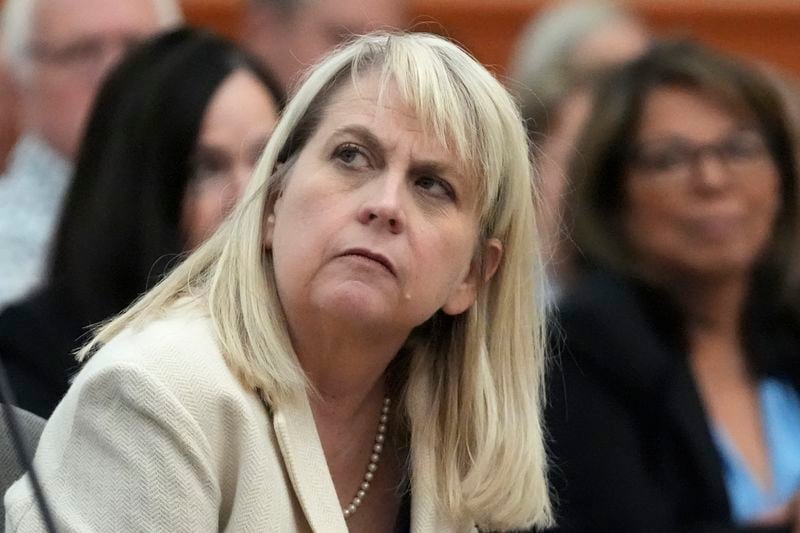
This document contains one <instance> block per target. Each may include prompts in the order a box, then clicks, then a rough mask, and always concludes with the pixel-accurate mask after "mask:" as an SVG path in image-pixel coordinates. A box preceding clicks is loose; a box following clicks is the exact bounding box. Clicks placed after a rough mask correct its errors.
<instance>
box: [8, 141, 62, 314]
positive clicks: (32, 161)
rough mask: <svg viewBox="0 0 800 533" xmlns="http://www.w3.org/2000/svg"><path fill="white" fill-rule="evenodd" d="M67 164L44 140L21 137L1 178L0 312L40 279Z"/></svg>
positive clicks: (57, 214)
mask: <svg viewBox="0 0 800 533" xmlns="http://www.w3.org/2000/svg"><path fill="white" fill-rule="evenodd" d="M71 174H72V165H71V164H70V163H69V162H68V161H66V160H65V159H64V158H63V157H62V156H61V155H60V154H59V153H58V152H56V151H55V150H54V149H53V148H51V147H50V146H49V145H48V144H47V143H45V142H44V141H42V140H40V139H38V138H36V137H33V136H30V135H28V136H24V137H22V138H21V139H20V140H19V142H17V144H16V146H14V151H13V152H12V154H11V160H10V164H9V166H8V170H7V172H6V174H5V175H4V176H2V177H0V309H2V308H3V307H5V306H6V305H8V304H9V303H11V302H12V301H14V300H16V299H18V298H20V297H22V296H24V295H25V294H26V293H27V292H28V291H30V290H31V289H32V288H34V287H35V286H36V284H37V283H38V282H39V281H40V280H41V278H42V275H43V273H44V272H43V271H44V266H45V260H46V258H47V253H48V251H49V247H50V241H51V239H52V235H53V231H54V227H55V225H56V224H57V221H58V219H59V216H60V214H61V207H62V205H61V204H62V202H63V198H64V194H65V193H66V189H67V185H68V184H69V180H70V177H71Z"/></svg>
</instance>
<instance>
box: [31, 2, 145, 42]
mask: <svg viewBox="0 0 800 533" xmlns="http://www.w3.org/2000/svg"><path fill="white" fill-rule="evenodd" d="M157 29H158V14H157V12H156V8H155V5H154V2H153V1H152V0H113V1H109V0H39V2H38V3H37V6H36V11H35V13H34V18H33V30H34V31H33V34H34V35H35V36H37V37H38V38H39V39H46V40H54V41H68V40H71V39H75V38H80V37H87V36H93V35H103V34H129V35H146V34H149V33H152V32H154V31H156V30H157Z"/></svg>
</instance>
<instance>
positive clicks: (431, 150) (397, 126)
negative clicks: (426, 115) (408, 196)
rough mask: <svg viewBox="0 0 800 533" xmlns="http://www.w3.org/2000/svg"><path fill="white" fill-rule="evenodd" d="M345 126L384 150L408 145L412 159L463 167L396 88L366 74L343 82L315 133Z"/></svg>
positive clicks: (323, 132)
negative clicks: (360, 131) (355, 128)
mask: <svg viewBox="0 0 800 533" xmlns="http://www.w3.org/2000/svg"><path fill="white" fill-rule="evenodd" d="M348 126H362V127H365V128H366V129H368V130H369V131H370V132H371V133H372V134H373V135H374V136H375V137H377V138H378V140H379V141H381V142H382V143H383V144H385V145H386V146H385V147H386V148H394V147H396V146H397V145H398V144H401V143H403V144H406V145H409V146H410V147H411V148H412V149H413V152H414V154H412V155H414V156H415V157H422V158H425V159H429V160H436V161H438V162H440V163H445V164H447V165H448V166H450V167H452V168H454V169H461V168H463V165H462V164H461V162H460V161H458V158H457V157H456V156H455V155H454V154H453V153H452V151H451V150H449V149H448V148H447V147H446V145H445V143H444V142H442V140H441V139H438V138H437V137H436V136H435V135H433V134H432V133H431V132H430V131H429V129H430V128H428V127H426V125H425V124H424V123H423V121H422V120H420V118H419V116H418V114H417V112H416V111H415V110H414V109H413V107H411V106H410V105H409V104H408V103H407V102H406V101H405V100H404V99H403V98H402V96H401V95H400V92H399V90H398V88H397V85H396V84H395V83H394V82H392V81H388V82H386V83H381V81H380V79H379V77H378V76H377V75H374V74H369V75H366V76H363V77H360V78H358V79H356V80H353V81H351V79H350V78H348V79H347V81H345V82H343V83H342V85H341V86H340V87H339V88H338V89H336V90H335V91H334V92H333V94H332V95H331V97H330V100H329V102H328V104H327V106H326V107H325V110H324V112H323V114H322V120H321V122H320V126H319V132H320V133H322V134H331V133H333V132H335V131H339V130H341V129H343V128H347V127H348Z"/></svg>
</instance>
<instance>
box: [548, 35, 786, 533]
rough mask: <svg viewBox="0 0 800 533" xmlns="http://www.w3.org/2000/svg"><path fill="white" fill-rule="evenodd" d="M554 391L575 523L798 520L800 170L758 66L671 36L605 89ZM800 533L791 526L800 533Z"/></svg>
mask: <svg viewBox="0 0 800 533" xmlns="http://www.w3.org/2000/svg"><path fill="white" fill-rule="evenodd" d="M595 98H596V101H595V106H594V110H593V111H592V114H591V117H590V118H589V120H588V122H587V125H586V127H585V129H584V131H583V133H582V137H581V140H580V141H579V144H578V149H577V150H576V153H577V154H580V157H578V158H576V159H575V160H574V161H573V163H572V166H571V168H570V173H571V183H574V190H573V191H572V197H571V199H570V201H569V209H570V210H571V213H570V216H569V217H568V221H569V223H570V231H571V235H572V236H573V238H574V241H575V244H576V245H577V248H578V250H579V253H580V254H581V260H582V262H583V268H582V271H583V276H582V278H581V280H580V281H579V282H578V283H577V284H576V285H575V286H574V287H573V290H572V291H571V293H570V294H568V295H567V296H566V298H565V299H564V301H562V302H561V304H560V306H559V316H558V321H559V323H560V328H561V335H559V337H560V338H563V342H562V341H559V342H558V347H559V351H560V360H559V364H558V367H559V368H558V369H557V371H556V372H554V373H553V375H552V378H551V385H550V397H549V399H550V404H551V405H550V412H549V419H548V422H549V429H550V431H551V434H552V437H553V441H554V442H553V452H554V455H555V458H554V461H555V466H554V468H553V472H554V473H555V474H556V476H557V477H558V478H559V483H558V489H557V490H558V500H557V501H558V502H559V504H560V508H559V509H558V510H557V511H558V520H559V522H560V524H561V527H562V528H563V529H564V530H574V531H589V530H598V531H637V532H640V531H648V532H655V531H689V530H691V531H696V530H701V531H709V530H713V531H728V530H730V531H735V530H739V529H740V528H741V529H756V530H758V529H760V528H767V527H773V528H775V527H776V528H779V529H780V528H783V529H785V530H789V528H790V527H792V526H791V525H792V524H794V527H795V528H797V527H798V515H799V514H800V511H799V509H800V504H799V503H798V490H800V394H798V391H800V360H799V358H800V328H798V318H799V317H800V315H799V314H798V312H799V311H800V305H799V303H798V272H797V267H798V245H797V239H798V230H797V223H798V219H797V217H798V213H797V194H798V190H797V172H796V167H795V165H796V161H795V153H794V144H793V142H794V141H793V140H792V139H791V135H790V128H789V126H788V125H787V119H786V118H785V114H784V111H783V106H782V105H781V101H780V98H779V96H778V94H777V93H776V91H775V90H774V88H773V87H771V86H770V85H769V83H768V82H767V81H765V79H763V78H762V77H761V76H760V75H759V74H757V73H756V72H754V71H752V70H749V69H748V68H747V67H745V66H743V65H741V64H739V63H737V62H735V61H733V60H731V59H729V58H726V57H722V56H720V55H718V54H716V53H714V52H711V51H709V50H707V49H704V48H702V47H700V46H699V45H696V44H692V43H688V42H665V43H661V44H658V45H656V46H654V47H653V49H652V50H650V51H649V52H648V53H647V54H646V55H645V56H643V57H642V58H641V59H638V60H636V61H634V62H632V63H630V64H628V65H626V66H624V67H623V68H621V69H620V70H619V71H618V72H616V73H614V74H613V75H611V76H610V77H609V78H608V79H606V80H605V81H603V82H602V83H601V84H600V86H599V87H598V88H597V93H596V95H595ZM795 530H796V529H795Z"/></svg>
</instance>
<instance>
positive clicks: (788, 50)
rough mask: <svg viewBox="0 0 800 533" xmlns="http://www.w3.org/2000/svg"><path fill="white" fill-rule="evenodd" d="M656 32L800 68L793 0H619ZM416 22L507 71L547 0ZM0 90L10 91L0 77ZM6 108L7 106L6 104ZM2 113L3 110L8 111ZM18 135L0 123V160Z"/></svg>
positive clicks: (228, 7) (212, 0) (230, 29)
mask: <svg viewBox="0 0 800 533" xmlns="http://www.w3.org/2000/svg"><path fill="white" fill-rule="evenodd" d="M3 3H4V1H3V0H0V6H2V5H3ZM618 3H619V4H620V5H621V6H622V7H624V8H626V9H628V10H630V12H631V13H632V14H634V15H635V16H637V17H638V18H639V19H640V20H641V21H642V22H643V23H644V24H645V26H646V27H647V28H648V29H649V30H650V31H652V32H653V34H655V35H657V36H663V35H684V36H691V37H693V38H696V39H698V40H699V41H701V42H704V43H706V44H709V45H711V46H714V47H717V48H720V49H722V50H725V51H728V52H731V53H733V54H735V55H738V56H740V57H744V58H748V59H755V60H758V61H763V62H766V63H768V64H771V65H773V66H774V67H777V68H779V69H781V70H784V71H785V72H787V73H788V74H790V75H795V76H798V75H800V54H798V42H797V31H798V30H797V29H798V28H800V2H798V1H797V0H622V1H620V2H618ZM246 4H247V0H182V1H181V5H182V7H183V9H184V13H185V16H186V19H187V21H188V22H189V23H190V24H194V25H198V26H202V27H206V28H210V29H213V30H214V31H216V32H218V33H220V34H221V35H224V36H226V37H229V38H232V39H234V40H236V39H238V38H239V37H241V35H242V32H243V23H244V21H243V19H244V15H245V12H246V8H247V6H246ZM409 5H410V8H411V13H410V14H411V17H412V21H413V23H414V27H415V28H417V29H421V30H426V31H431V32H434V33H439V34H444V35H447V36H449V37H451V38H453V39H455V40H456V41H458V42H460V43H461V44H462V45H464V46H465V47H466V48H467V49H469V50H470V52H472V54H474V55H475V57H477V59H478V60H480V61H481V62H482V63H484V64H485V65H486V66H487V67H489V68H490V69H492V70H493V71H494V72H496V73H497V74H498V75H500V76H503V75H505V74H506V72H507V68H508V64H509V60H510V57H511V55H512V53H513V47H514V44H515V42H516V40H517V39H518V38H519V36H520V34H521V32H522V30H523V29H524V27H525V24H526V23H527V22H528V21H529V20H530V19H531V18H532V17H534V16H535V15H536V14H537V13H539V12H540V11H541V10H542V9H543V8H545V7H552V6H554V5H558V2H553V1H551V0H410V2H409ZM0 98H1V99H3V100H5V99H7V98H10V95H9V94H8V90H7V87H6V84H4V83H0ZM4 109H8V107H5V106H4ZM6 120H7V118H6ZM15 137H16V134H15V131H14V129H13V128H10V127H6V128H5V131H0V168H2V167H4V166H5V161H6V157H7V154H8V151H9V149H10V147H11V146H12V145H13V142H14V139H15Z"/></svg>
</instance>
